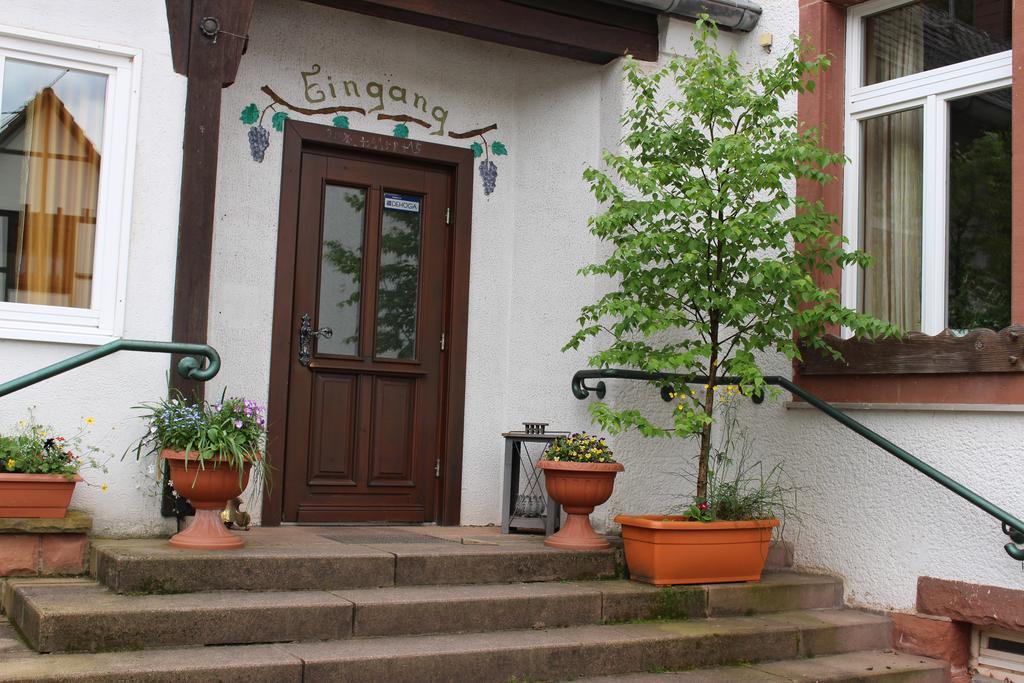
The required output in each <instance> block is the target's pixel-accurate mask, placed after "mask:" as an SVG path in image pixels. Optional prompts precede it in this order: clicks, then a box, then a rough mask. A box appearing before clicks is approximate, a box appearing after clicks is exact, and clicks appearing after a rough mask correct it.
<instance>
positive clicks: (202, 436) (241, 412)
mask: <svg viewBox="0 0 1024 683" xmlns="http://www.w3.org/2000/svg"><path fill="white" fill-rule="evenodd" d="M141 407H142V408H143V409H145V410H146V411H147V412H146V414H145V415H144V419H145V420H146V421H147V423H148V425H149V429H148V431H147V432H146V434H145V436H143V437H142V439H140V440H139V443H138V445H137V446H136V448H135V455H136V458H140V457H142V456H143V455H153V456H159V457H160V458H163V459H164V460H166V461H167V463H168V465H169V466H170V472H171V484H172V485H173V486H174V490H175V491H176V492H177V493H178V494H179V495H181V496H183V497H185V498H187V499H188V501H189V503H191V504H192V507H194V508H195V509H196V516H195V519H194V520H193V522H192V523H191V524H190V525H189V526H188V527H187V528H186V529H185V530H184V531H182V532H180V533H178V534H176V535H175V536H173V537H171V540H170V543H171V545H172V546H174V547H177V548H192V549H202V550H231V549H235V548H241V547H242V546H244V545H245V541H244V540H243V539H242V538H241V537H240V536H237V535H235V534H233V533H231V532H229V531H228V530H227V529H225V528H224V524H223V522H222V521H221V516H220V513H221V511H222V510H224V508H225V507H226V506H227V503H228V501H230V500H233V499H235V498H237V497H238V496H240V495H241V494H242V491H244V490H245V488H246V486H247V485H248V483H249V477H250V473H251V474H252V475H254V476H255V477H256V479H257V481H258V482H259V484H260V486H261V487H263V486H266V483H267V467H268V465H267V461H266V458H265V457H264V449H265V446H266V441H267V428H266V424H267V423H266V417H265V411H264V408H263V407H262V406H259V405H257V404H256V402H255V401H249V400H246V399H241V398H229V399H224V398H223V397H222V399H221V401H220V402H218V403H209V402H207V401H191V400H188V399H185V398H184V397H182V396H181V395H180V394H178V395H177V396H176V397H174V398H171V399H168V400H163V401H160V402H158V403H151V404H145V405H143V406H141Z"/></svg>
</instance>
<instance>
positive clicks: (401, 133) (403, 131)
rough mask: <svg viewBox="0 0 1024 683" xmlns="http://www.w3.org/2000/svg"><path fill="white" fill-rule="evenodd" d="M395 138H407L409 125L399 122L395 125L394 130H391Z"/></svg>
mask: <svg viewBox="0 0 1024 683" xmlns="http://www.w3.org/2000/svg"><path fill="white" fill-rule="evenodd" d="M392 132H393V133H394V134H395V137H396V138H407V137H409V126H407V125H405V124H404V123H399V124H398V125H397V126H395V130H394V131H392Z"/></svg>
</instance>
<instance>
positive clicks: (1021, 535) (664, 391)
mask: <svg viewBox="0 0 1024 683" xmlns="http://www.w3.org/2000/svg"><path fill="white" fill-rule="evenodd" d="M588 379H630V380H642V381H654V382H659V383H660V384H661V397H662V399H663V400H665V401H669V400H671V396H670V394H671V393H672V387H671V386H670V383H672V382H676V383H685V384H707V383H708V381H709V380H708V377H706V376H700V375H682V374H678V373H670V372H644V371H642V370H620V369H614V368H608V369H604V370H580V371H579V372H577V373H576V374H575V375H573V377H572V393H573V395H574V396H576V398H578V399H581V400H582V399H585V398H587V396H589V395H590V392H591V391H593V392H594V393H595V394H597V396H598V398H604V395H605V392H606V387H605V384H604V382H598V383H597V384H596V385H595V386H593V387H588V386H587V385H586V384H585V381H586V380H588ZM764 381H765V383H766V384H769V385H773V386H778V387H782V388H783V389H785V390H786V391H788V392H790V393H791V394H794V395H796V396H799V397H800V398H802V399H803V400H805V401H807V403H808V404H810V405H812V406H814V407H815V408H817V409H818V410H820V411H821V412H823V413H825V414H826V415H828V416H829V417H831V418H832V419H833V420H835V421H836V422H838V423H840V424H841V425H843V426H844V427H847V428H848V429H850V430H852V431H853V432H855V433H856V434H858V435H859V436H861V437H863V438H865V439H867V440H868V441H870V442H871V443H873V444H875V445H876V446H878V447H879V448H881V449H882V450H884V451H886V452H887V453H889V454H891V455H894V456H896V457H897V458H899V459H900V460H902V461H903V462H905V463H907V464H908V465H910V466H911V467H913V468H914V469H915V470H917V471H918V472H920V473H921V474H923V475H925V476H926V477H928V478H929V479H932V480H933V481H936V482H938V483H939V484H941V485H942V486H945V487H946V488H947V489H949V490H950V491H952V492H953V493H955V494H957V495H958V496H960V497H961V498H963V499H964V500H966V501H967V502H968V503H970V504H971V505H974V506H975V507H977V508H980V509H981V510H983V511H985V512H987V513H988V514H989V515H991V516H992V517H995V518H996V519H997V520H999V521H1000V522H1001V523H1002V530H1003V533H1004V534H1006V535H1007V536H1009V538H1010V541H1011V542H1010V543H1007V544H1006V545H1005V546H1003V548H1004V549H1005V550H1006V552H1007V554H1008V555H1009V556H1010V557H1012V558H1013V559H1015V560H1019V561H1022V562H1024V548H1022V547H1020V546H1021V545H1024V522H1022V521H1021V520H1019V519H1017V518H1016V517H1014V516H1013V515H1011V514H1010V513H1008V512H1006V511H1005V510H1003V509H1002V508H1001V507H999V506H998V505H996V504H994V503H992V502H991V501H989V500H987V499H986V498H983V497H981V496H979V495H978V494H977V493H975V492H974V491H972V490H971V489H969V488H967V487H966V486H964V485H963V484H961V483H960V482H958V481H956V480H954V479H951V478H950V477H948V476H947V475H945V474H943V473H942V472H940V471H939V470H937V469H935V468H934V467H932V466H931V465H929V464H928V463H926V462H924V461H923V460H921V459H920V458H917V457H915V456H913V455H911V454H910V453H908V452H907V451H905V450H903V449H902V448H900V447H899V446H897V445H896V444H894V443H893V442H891V441H889V440H888V439H886V438H885V437H884V436H882V435H881V434H879V433H878V432H875V431H873V430H871V429H868V428H867V427H865V426H864V425H862V424H861V423H860V422H857V421H856V420H854V419H853V418H852V417H850V416H849V415H847V414H846V413H844V412H842V411H841V410H839V409H837V408H836V407H835V406H833V405H831V404H830V403H828V402H826V401H824V400H822V399H820V398H818V397H817V396H815V395H814V394H812V393H811V392H809V391H807V390H806V389H804V388H802V387H799V386H797V385H796V384H793V382H791V381H790V380H788V379H786V378H785V377H782V376H779V375H769V376H766V377H765V378H764ZM715 382H716V383H717V384H722V385H738V384H740V379H739V378H738V377H718V378H716V379H715ZM752 399H753V400H754V402H755V403H761V402H762V401H763V400H764V396H763V395H760V394H758V395H755V396H753V397H752Z"/></svg>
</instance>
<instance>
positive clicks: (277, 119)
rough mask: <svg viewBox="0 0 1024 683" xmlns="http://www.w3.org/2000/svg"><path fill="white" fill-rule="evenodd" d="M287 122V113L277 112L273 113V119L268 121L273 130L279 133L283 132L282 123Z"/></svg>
mask: <svg viewBox="0 0 1024 683" xmlns="http://www.w3.org/2000/svg"><path fill="white" fill-rule="evenodd" d="M287 120H288V112H286V111H278V112H274V118H272V119H270V125H272V126H273V127H274V130H276V131H277V132H279V133H280V132H281V131H282V130H284V122H285V121H287Z"/></svg>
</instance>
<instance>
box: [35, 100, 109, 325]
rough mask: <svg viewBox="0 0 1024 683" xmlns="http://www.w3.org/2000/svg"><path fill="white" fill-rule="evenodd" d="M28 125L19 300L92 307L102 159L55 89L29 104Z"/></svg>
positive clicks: (50, 304)
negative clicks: (98, 192)
mask: <svg viewBox="0 0 1024 683" xmlns="http://www.w3.org/2000/svg"><path fill="white" fill-rule="evenodd" d="M25 126H26V127H25V167H24V169H25V170H24V171H23V174H22V179H23V180H22V183H23V191H22V196H23V197H24V198H25V202H24V206H23V209H22V216H21V221H20V225H19V229H18V247H17V256H16V263H17V265H16V270H17V298H16V300H17V301H18V302H20V303H30V304H43V305H49V306H73V307H76V308H88V307H89V305H90V303H91V299H92V270H93V256H94V246H95V244H94V243H95V236H96V199H97V190H98V186H99V172H100V155H99V153H98V152H97V151H96V148H95V147H94V146H93V144H92V142H90V141H89V139H88V137H86V135H85V133H84V132H83V131H82V129H81V127H79V125H78V124H77V123H76V122H75V119H74V117H73V116H71V114H70V112H69V111H68V110H67V108H66V107H65V106H64V103H63V102H61V100H60V98H59V97H57V95H56V94H55V93H54V92H53V90H52V89H50V88H45V89H43V90H41V91H40V92H39V94H38V95H36V97H35V99H33V100H32V102H30V103H29V105H28V106H27V108H26V124H25Z"/></svg>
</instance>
